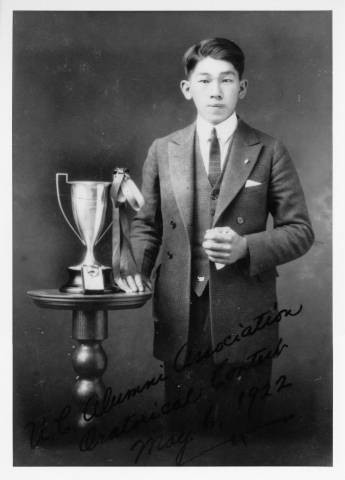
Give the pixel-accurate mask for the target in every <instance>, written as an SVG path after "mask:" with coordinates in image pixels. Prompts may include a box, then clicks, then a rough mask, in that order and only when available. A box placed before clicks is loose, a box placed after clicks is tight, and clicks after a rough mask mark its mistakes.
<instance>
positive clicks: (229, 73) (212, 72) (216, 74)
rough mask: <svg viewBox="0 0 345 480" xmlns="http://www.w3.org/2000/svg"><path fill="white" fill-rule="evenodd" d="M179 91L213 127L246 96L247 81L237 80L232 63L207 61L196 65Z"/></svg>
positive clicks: (227, 116) (232, 111) (209, 59)
mask: <svg viewBox="0 0 345 480" xmlns="http://www.w3.org/2000/svg"><path fill="white" fill-rule="evenodd" d="M181 90H182V93H183V95H184V96H185V98H186V99H187V100H191V99H193V101H194V103H195V106H196V109H197V111H198V113H199V115H201V117H203V118H204V119H205V120H207V121H208V122H209V123H211V124H213V125H217V124H218V123H221V122H223V121H224V120H226V119H227V118H229V117H230V116H231V115H232V114H233V113H234V111H235V109H236V105H237V102H238V100H239V99H240V98H244V97H245V95H246V92H247V80H240V79H239V75H238V72H237V70H236V69H235V67H234V66H233V65H232V63H230V62H227V61H225V60H215V59H214V58H211V57H206V58H204V59H203V60H201V61H200V62H198V63H197V64H196V66H195V68H194V70H193V71H192V73H191V74H190V77H189V79H188V80H182V82H181Z"/></svg>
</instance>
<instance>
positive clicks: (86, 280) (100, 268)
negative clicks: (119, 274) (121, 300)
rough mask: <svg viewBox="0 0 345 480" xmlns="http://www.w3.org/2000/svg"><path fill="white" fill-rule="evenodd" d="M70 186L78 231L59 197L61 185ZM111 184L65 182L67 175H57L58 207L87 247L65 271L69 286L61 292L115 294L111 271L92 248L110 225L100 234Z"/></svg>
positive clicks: (115, 289)
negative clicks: (80, 257) (80, 256)
mask: <svg viewBox="0 0 345 480" xmlns="http://www.w3.org/2000/svg"><path fill="white" fill-rule="evenodd" d="M62 180H64V182H65V183H66V184H68V185H70V186H71V189H70V190H71V202H72V212H73V217H74V221H75V224H76V227H77V229H75V228H74V227H73V225H72V223H71V222H70V221H69V219H68V217H67V215H66V213H65V211H64V209H63V206H62V203H61V195H60V182H61V181H62ZM110 186H111V182H98V181H95V182H92V181H85V182H84V181H76V182H71V181H69V180H68V174H67V173H57V174H56V193H57V198H58V203H59V207H60V210H61V212H62V215H63V217H64V218H65V220H66V222H67V224H68V225H69V227H70V228H71V229H72V231H73V232H74V233H75V235H76V236H77V237H78V238H79V240H80V241H81V243H82V244H83V245H84V246H85V247H86V252H85V255H84V258H83V260H82V261H81V263H79V264H78V265H75V266H71V267H68V269H67V270H68V274H69V279H68V282H67V283H66V284H65V285H64V286H62V287H61V288H60V291H61V292H66V293H111V292H118V291H119V290H120V289H119V288H118V287H116V285H115V284H114V280H113V274H112V268H111V267H107V266H104V265H102V264H101V263H100V262H98V261H97V260H96V259H95V255H94V248H95V246H96V245H97V244H98V242H99V241H100V240H101V239H102V238H103V237H104V235H105V234H106V233H107V231H108V230H109V228H110V227H111V225H112V224H111V223H110V224H109V225H108V226H107V227H106V228H105V230H104V231H103V233H102V230H103V227H104V222H105V214H106V210H107V203H108V195H109V190H110Z"/></svg>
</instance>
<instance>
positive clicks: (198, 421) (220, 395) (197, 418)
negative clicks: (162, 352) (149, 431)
mask: <svg viewBox="0 0 345 480" xmlns="http://www.w3.org/2000/svg"><path fill="white" fill-rule="evenodd" d="M230 350H231V349H230ZM211 352H212V340H211V323H210V302H209V292H208V288H206V289H205V290H204V292H203V294H202V295H201V296H200V297H198V296H197V295H195V293H194V292H193V293H192V294H191V312H190V324H189V333H188V345H187V355H186V361H185V366H184V367H181V368H180V367H179V368H178V369H177V368H176V367H175V365H174V363H173V362H165V363H164V368H165V375H166V377H167V378H166V381H165V401H166V402H169V404H170V405H173V404H175V405H177V406H178V408H176V410H175V409H174V410H173V411H172V412H171V413H170V414H169V416H168V428H169V429H170V430H171V431H179V432H181V431H186V429H188V430H191V431H199V432H200V431H201V432H206V431H207V432H213V433H224V434H226V435H229V434H232V433H242V432H245V431H250V430H251V429H254V428H255V426H256V425H260V423H263V415H264V407H265V398H263V396H262V395H257V393H258V392H259V391H262V389H264V388H265V385H266V386H267V385H269V383H270V377H271V370H272V361H271V360H266V361H265V362H263V363H262V364H260V365H256V366H248V365H244V364H242V365H233V364H231V362H229V363H227V364H225V363H223V364H221V365H217V364H216V363H215V361H214V358H213V356H212V354H211ZM200 353H203V354H204V355H200ZM230 354H231V351H229V355H230ZM201 358H202V360H200V359H201ZM186 399H187V401H186ZM189 399H192V402H191V403H189V402H188V400H189ZM180 407H181V408H180Z"/></svg>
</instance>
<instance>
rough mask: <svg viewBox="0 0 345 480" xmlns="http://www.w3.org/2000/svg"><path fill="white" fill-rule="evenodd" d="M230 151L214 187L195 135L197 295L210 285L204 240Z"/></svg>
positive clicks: (194, 277)
mask: <svg viewBox="0 0 345 480" xmlns="http://www.w3.org/2000/svg"><path fill="white" fill-rule="evenodd" d="M230 146H231V141H230ZM229 153H230V149H229V150H228V153H227V157H226V160H225V163H224V166H223V170H222V175H221V176H220V178H219V180H218V182H217V184H216V185H215V186H214V187H213V188H212V186H211V184H210V181H209V179H208V176H207V173H206V170H205V166H204V162H203V159H202V155H201V151H200V145H199V140H198V135H197V134H196V135H195V142H194V199H193V230H192V272H191V273H192V277H191V278H192V282H191V288H192V291H194V293H195V294H196V295H197V296H201V295H202V293H203V292H204V290H205V288H206V286H207V285H208V280H209V276H210V263H209V260H208V257H207V255H206V253H205V250H204V248H203V246H202V242H203V241H204V236H205V232H206V230H207V229H209V228H211V225H212V220H213V217H214V214H215V212H216V206H217V200H218V196H219V191H220V186H221V181H222V177H223V173H224V170H225V168H226V164H227V162H228V159H229Z"/></svg>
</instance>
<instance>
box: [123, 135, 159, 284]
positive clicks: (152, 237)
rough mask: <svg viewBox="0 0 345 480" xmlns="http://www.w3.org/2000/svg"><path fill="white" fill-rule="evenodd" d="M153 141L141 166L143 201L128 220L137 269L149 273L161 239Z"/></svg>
mask: <svg viewBox="0 0 345 480" xmlns="http://www.w3.org/2000/svg"><path fill="white" fill-rule="evenodd" d="M156 142H157V141H154V142H153V144H152V145H151V147H150V149H149V152H148V155H147V158H146V160H145V163H144V166H143V174H142V188H141V190H142V194H143V196H144V200H145V204H144V206H143V207H142V208H141V210H140V211H139V212H138V213H137V214H136V215H135V217H134V218H133V220H132V224H131V243H132V247H133V252H134V256H135V259H136V263H137V268H138V272H140V273H142V274H144V275H146V276H147V277H150V275H151V272H152V269H153V266H154V264H155V261H156V258H157V255H158V252H159V248H160V245H161V242H162V213H161V200H160V185H159V175H158V163H157V155H156Z"/></svg>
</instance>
